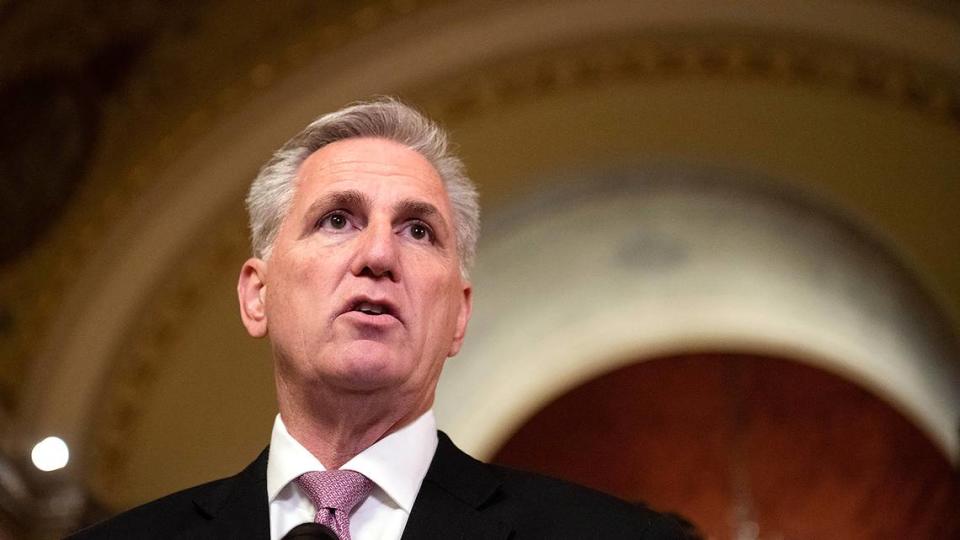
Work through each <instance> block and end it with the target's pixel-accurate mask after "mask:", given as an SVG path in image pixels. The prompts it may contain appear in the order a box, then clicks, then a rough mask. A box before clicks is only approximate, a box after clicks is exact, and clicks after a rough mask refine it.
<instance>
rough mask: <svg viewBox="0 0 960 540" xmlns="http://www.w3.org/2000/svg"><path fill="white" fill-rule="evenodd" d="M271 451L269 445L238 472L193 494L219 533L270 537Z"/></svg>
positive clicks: (198, 507)
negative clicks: (268, 487)
mask: <svg viewBox="0 0 960 540" xmlns="http://www.w3.org/2000/svg"><path fill="white" fill-rule="evenodd" d="M268 451H269V448H268V449H265V450H264V451H263V452H261V453H260V455H259V456H257V459H255V460H254V461H253V463H251V464H250V465H248V466H247V468H245V469H244V470H243V471H241V472H240V473H238V474H237V475H235V476H232V477H230V478H228V479H226V480H224V481H222V482H219V483H217V484H216V485H215V486H214V487H213V488H212V489H210V490H205V491H202V492H200V493H199V494H198V495H197V496H195V497H194V499H193V503H194V505H195V506H196V508H197V510H198V511H199V512H200V514H201V515H203V516H204V517H206V518H207V519H209V520H211V525H212V526H213V529H214V530H215V531H217V533H216V534H217V536H218V537H223V538H227V537H234V538H240V537H243V538H270V513H269V503H268V501H267V455H268Z"/></svg>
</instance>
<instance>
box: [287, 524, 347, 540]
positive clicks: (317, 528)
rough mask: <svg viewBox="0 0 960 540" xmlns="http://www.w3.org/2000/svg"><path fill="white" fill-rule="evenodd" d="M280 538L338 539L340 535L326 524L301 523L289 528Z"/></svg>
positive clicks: (289, 539) (302, 539)
mask: <svg viewBox="0 0 960 540" xmlns="http://www.w3.org/2000/svg"><path fill="white" fill-rule="evenodd" d="M281 540H340V537H339V536H337V533H335V532H333V529H331V528H330V527H327V526H326V525H321V524H319V523H301V524H299V525H297V526H296V527H294V528H292V529H290V532H288V533H287V534H285V535H283V538H282V539H281Z"/></svg>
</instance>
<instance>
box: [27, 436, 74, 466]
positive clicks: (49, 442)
mask: <svg viewBox="0 0 960 540" xmlns="http://www.w3.org/2000/svg"><path fill="white" fill-rule="evenodd" d="M30 459H32V460H33V465H34V466H35V467H36V468H38V469H40V470H41V471H55V470H57V469H62V468H64V467H66V466H67V462H68V461H70V449H69V448H67V443H65V442H63V439H61V438H60V437H47V438H46V439H44V440H42V441H40V442H38V443H37V444H36V445H35V446H34V447H33V452H30Z"/></svg>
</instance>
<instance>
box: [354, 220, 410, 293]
mask: <svg viewBox="0 0 960 540" xmlns="http://www.w3.org/2000/svg"><path fill="white" fill-rule="evenodd" d="M398 255H399V253H398V251H397V237H396V235H395V234H394V233H393V228H392V227H391V225H390V224H389V223H370V224H368V226H367V227H366V228H364V229H363V231H361V232H360V234H359V237H358V238H357V249H356V252H355V253H354V256H353V261H352V263H351V265H350V270H351V271H352V272H353V275H355V276H367V277H372V278H376V279H380V278H385V279H389V280H390V281H396V280H397V279H398V278H399V277H400V275H399V274H398V273H397V271H398V269H399V268H398V262H399V261H398Z"/></svg>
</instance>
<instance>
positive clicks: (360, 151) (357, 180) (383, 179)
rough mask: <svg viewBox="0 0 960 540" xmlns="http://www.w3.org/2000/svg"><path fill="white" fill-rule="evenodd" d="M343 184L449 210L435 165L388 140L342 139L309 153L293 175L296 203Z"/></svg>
mask: <svg viewBox="0 0 960 540" xmlns="http://www.w3.org/2000/svg"><path fill="white" fill-rule="evenodd" d="M347 189H350V190H358V191H361V192H364V193H366V194H368V195H370V196H372V197H374V198H375V199H376V198H378V197H383V198H400V197H402V198H414V199H424V200H425V201H427V202H431V203H432V204H434V205H436V206H438V207H439V208H440V209H441V211H444V212H447V213H449V201H448V200H447V194H446V190H445V189H444V186H443V181H442V180H441V178H440V175H439V174H438V173H437V171H436V169H435V168H434V167H433V165H432V164H431V163H430V162H429V161H428V160H427V159H426V158H425V157H423V156H422V155H421V154H420V153H418V152H416V151H414V150H411V149H410V148H407V147H406V146H404V145H402V144H400V143H397V142H394V141H390V140H386V139H375V138H353V139H345V140H342V141H337V142H334V143H331V144H328V145H327V146H324V147H323V148H321V149H320V150H317V151H316V152H314V153H313V154H311V155H310V156H309V157H308V158H307V159H306V160H305V161H304V162H303V165H301V167H300V170H299V172H298V174H297V190H296V195H295V198H294V201H295V202H294V206H295V207H296V206H299V205H300V204H303V203H306V204H310V203H311V202H312V200H313V199H314V198H316V197H317V196H318V195H321V194H323V193H327V192H329V191H340V190H347Z"/></svg>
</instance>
